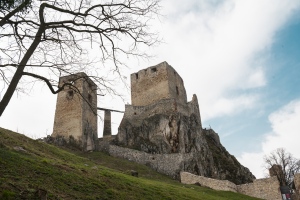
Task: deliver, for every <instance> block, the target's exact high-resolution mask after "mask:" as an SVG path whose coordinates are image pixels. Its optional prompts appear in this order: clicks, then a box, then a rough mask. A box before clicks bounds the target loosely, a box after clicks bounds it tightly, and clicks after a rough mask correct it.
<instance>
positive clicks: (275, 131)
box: [238, 99, 300, 178]
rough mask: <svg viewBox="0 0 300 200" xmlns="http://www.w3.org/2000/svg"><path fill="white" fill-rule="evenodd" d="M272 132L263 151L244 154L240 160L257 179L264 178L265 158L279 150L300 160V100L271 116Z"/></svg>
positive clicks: (264, 141) (266, 136) (263, 144)
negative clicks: (282, 149) (283, 149)
mask: <svg viewBox="0 0 300 200" xmlns="http://www.w3.org/2000/svg"><path fill="white" fill-rule="evenodd" d="M269 121H270V123H271V127H272V132H271V133H268V134H266V135H265V136H264V139H263V142H262V143H261V146H262V150H261V152H257V153H243V154H242V156H241V157H240V158H238V160H239V161H240V162H241V163H242V164H243V165H244V166H247V167H248V168H249V169H250V171H252V172H253V173H254V174H255V175H256V176H257V178H262V177H264V172H263V168H262V166H263V156H264V155H269V154H270V152H272V151H273V150H275V149H277V148H282V147H283V148H285V149H286V150H287V151H288V152H290V153H291V154H293V156H294V157H296V158H298V159H300V147H299V141H300V134H299V133H300V126H299V122H300V100H299V99H298V100H295V101H292V102H290V103H289V104H287V105H285V106H283V107H282V108H280V109H279V110H277V111H275V112H273V113H272V114H270V115H269Z"/></svg>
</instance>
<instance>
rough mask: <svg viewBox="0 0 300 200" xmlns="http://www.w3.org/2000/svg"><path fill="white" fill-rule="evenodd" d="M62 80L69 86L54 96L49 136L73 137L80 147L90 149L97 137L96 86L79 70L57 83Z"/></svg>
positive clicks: (61, 83)
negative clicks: (55, 98) (52, 119)
mask: <svg viewBox="0 0 300 200" xmlns="http://www.w3.org/2000/svg"><path fill="white" fill-rule="evenodd" d="M64 83H69V84H72V86H71V85H67V86H65V88H64V90H62V91H61V92H59V93H58V95H57V102H56V110H55V119H54V127H53V133H52V137H54V138H56V137H63V138H64V139H65V140H66V141H67V142H70V141H73V140H75V143H76V145H79V147H80V148H81V149H82V150H84V151H90V150H94V149H95V144H96V140H97V138H98V132H97V86H96V84H95V83H94V82H93V81H92V80H91V79H90V78H89V77H88V76H87V75H86V74H85V73H83V72H81V73H77V74H73V75H69V76H63V77H60V79H59V86H60V87H61V86H62V85H63V84H64ZM72 88H73V89H72ZM74 88H75V89H74ZM70 139H73V140H70Z"/></svg>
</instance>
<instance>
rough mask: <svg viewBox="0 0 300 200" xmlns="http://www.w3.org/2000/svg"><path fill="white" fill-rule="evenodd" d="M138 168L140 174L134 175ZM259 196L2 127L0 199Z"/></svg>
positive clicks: (219, 199)
mask: <svg viewBox="0 0 300 200" xmlns="http://www.w3.org/2000/svg"><path fill="white" fill-rule="evenodd" d="M131 170H135V171H138V173H139V177H134V176H131V175H130V172H131ZM45 193H47V197H48V199H70V200H73V199H93V200H96V199H99V200H100V199H126V200H127V199H149V200H150V199H151V200H152V199H155V200H156V199H170V200H171V199H172V200H173V199H174V200H176V199H178V200H184V199H186V200H190V199H204V200H210V199H211V200H213V199H216V200H225V199H228V200H235V199H237V200H238V199H239V200H240V199H241V200H250V199H256V198H252V197H248V196H245V195H242V194H237V193H233V192H224V191H215V190H212V189H209V188H205V187H200V186H197V185H183V184H181V183H179V182H178V181H175V180H172V179H171V178H169V177H168V176H165V175H162V174H159V173H157V172H155V171H153V170H152V169H150V168H148V167H146V166H144V165H139V164H136V163H133V162H130V161H127V160H123V159H118V158H113V157H110V156H108V155H106V154H105V153H101V152H89V153H85V152H80V151H71V150H68V149H61V148H58V147H55V146H52V145H49V144H45V143H44V142H40V141H36V140H32V139H30V138H28V137H26V136H24V135H21V134H18V133H15V132H12V131H9V130H6V129H2V128H0V199H2V200H5V199H41V197H40V196H43V194H45Z"/></svg>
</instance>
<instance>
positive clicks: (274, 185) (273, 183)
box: [180, 172, 281, 200]
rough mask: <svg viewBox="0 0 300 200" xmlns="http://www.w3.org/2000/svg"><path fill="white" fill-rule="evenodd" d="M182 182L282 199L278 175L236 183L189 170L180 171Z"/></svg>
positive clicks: (265, 197)
mask: <svg viewBox="0 0 300 200" xmlns="http://www.w3.org/2000/svg"><path fill="white" fill-rule="evenodd" d="M180 178H181V182H182V183H184V184H195V183H199V184H201V186H206V187H209V188H212V189H214V190H223V191H232V192H238V193H241V194H245V195H248V196H252V197H257V198H261V199H267V200H281V193H280V189H279V188H280V187H279V182H278V180H277V178H276V177H270V178H264V179H256V180H254V181H253V183H247V184H242V185H235V184H234V183H232V182H230V181H227V180H217V179H211V178H206V177H203V176H197V175H194V174H191V173H188V172H181V173H180Z"/></svg>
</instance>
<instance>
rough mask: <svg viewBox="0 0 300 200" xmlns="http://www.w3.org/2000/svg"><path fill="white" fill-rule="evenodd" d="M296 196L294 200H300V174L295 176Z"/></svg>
mask: <svg viewBox="0 0 300 200" xmlns="http://www.w3.org/2000/svg"><path fill="white" fill-rule="evenodd" d="M294 185H295V194H294V195H293V197H294V198H293V200H300V173H298V174H295V176H294Z"/></svg>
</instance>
